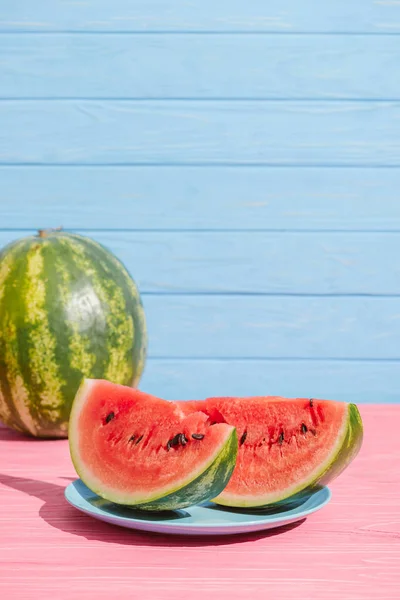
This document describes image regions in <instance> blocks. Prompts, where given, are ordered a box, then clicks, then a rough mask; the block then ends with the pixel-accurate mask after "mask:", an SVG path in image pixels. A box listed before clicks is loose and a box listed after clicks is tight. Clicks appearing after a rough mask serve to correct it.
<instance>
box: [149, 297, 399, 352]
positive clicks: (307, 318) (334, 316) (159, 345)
mask: <svg viewBox="0 0 400 600" xmlns="http://www.w3.org/2000/svg"><path fill="white" fill-rule="evenodd" d="M143 300H144V307H145V311H146V315H147V321H148V329H149V352H150V356H160V357H166V358H175V357H177V356H178V357H179V356H180V357H187V358H189V357H194V358H211V357H214V358H315V359H319V358H334V359H342V358H350V359H359V358H362V359H372V358H376V359H396V360H400V347H399V339H400V300H399V298H397V297H396V298H390V297H386V298H385V297H383V298H382V297H380V298H373V297H372V298H370V297H346V296H345V297H340V298H337V297H322V298H321V297H292V296H175V295H169V296H166V295H156V296H148V295H146V296H144V297H143Z"/></svg>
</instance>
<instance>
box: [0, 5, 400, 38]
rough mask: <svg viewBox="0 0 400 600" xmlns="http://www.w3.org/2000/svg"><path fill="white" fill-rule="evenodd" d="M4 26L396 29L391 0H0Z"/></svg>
mask: <svg viewBox="0 0 400 600" xmlns="http://www.w3.org/2000/svg"><path fill="white" fill-rule="evenodd" d="M0 29H2V30H5V31H54V30H78V31H80V30H87V31H144V32H146V31H149V30H156V31H157V30H162V31H175V30H188V31H199V30H200V31H203V30H211V31H237V30H242V31H278V32H282V31H283V32H286V31H329V32H336V31H345V32H372V33H375V32H382V31H383V32H390V33H391V32H399V31H400V10H399V5H398V3H397V2H395V1H380V2H376V1H374V0H336V1H335V2H320V1H319V0H303V1H302V2H299V1H298V0H268V2H265V0H252V2H251V3H249V2H243V1H242V0H219V1H218V2H212V1H210V0H209V1H203V2H187V1H186V0H175V1H174V2H171V1H170V0H135V2H131V1H130V0H114V1H113V2H110V1H109V0H85V2H65V1H60V0H58V1H57V0H36V2H31V0H14V1H13V2H3V5H2V7H1V16H0Z"/></svg>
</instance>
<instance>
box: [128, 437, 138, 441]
mask: <svg viewBox="0 0 400 600" xmlns="http://www.w3.org/2000/svg"><path fill="white" fill-rule="evenodd" d="M135 440H136V435H131V437H130V438H129V440H128V441H129V442H134V441H135Z"/></svg>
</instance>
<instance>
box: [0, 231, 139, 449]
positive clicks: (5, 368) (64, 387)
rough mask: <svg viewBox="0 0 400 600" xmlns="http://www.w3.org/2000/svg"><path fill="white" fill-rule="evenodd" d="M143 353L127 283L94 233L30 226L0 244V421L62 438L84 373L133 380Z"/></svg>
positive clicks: (135, 298)
mask: <svg viewBox="0 0 400 600" xmlns="http://www.w3.org/2000/svg"><path fill="white" fill-rule="evenodd" d="M145 356H146V323H145V316H144V311H143V307H142V303H141V299H140V296H139V292H138V290H137V287H136V285H135V283H134V281H133V280H132V278H131V277H130V275H129V273H128V272H127V270H126V269H125V267H124V266H123V265H122V263H121V262H120V261H119V260H117V259H116V258H115V256H114V255H113V254H111V252H109V251H108V250H106V249H105V248H103V247H102V246H101V245H100V244H98V243H97V242H95V241H93V240H91V239H89V238H87V237H83V236H80V235H75V234H72V233H67V232H63V231H55V230H50V231H40V232H39V234H38V235H37V236H30V237H26V238H23V239H21V240H18V241H16V242H14V243H12V244H10V245H8V246H6V247H5V248H4V249H3V251H2V252H1V253H0V420H1V421H2V422H3V423H5V424H6V425H8V426H9V427H12V428H13V429H16V430H18V431H21V432H24V433H28V434H30V435H33V436H35V437H67V434H68V419H69V414H70V410H71V405H72V401H73V399H74V397H75V393H76V391H77V390H78V388H79V386H80V384H81V382H82V380H83V379H84V378H98V379H99V378H103V379H108V380H109V381H112V382H115V383H121V384H125V385H132V386H136V385H137V383H138V381H139V379H140V376H141V374H142V371H143V368H144V362H145Z"/></svg>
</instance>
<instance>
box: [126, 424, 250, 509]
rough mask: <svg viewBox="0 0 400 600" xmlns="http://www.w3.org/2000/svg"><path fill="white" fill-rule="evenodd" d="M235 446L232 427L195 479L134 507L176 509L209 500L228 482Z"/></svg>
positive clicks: (234, 460)
mask: <svg viewBox="0 0 400 600" xmlns="http://www.w3.org/2000/svg"><path fill="white" fill-rule="evenodd" d="M237 448H238V439H237V434H236V429H233V431H232V432H231V434H230V435H229V437H228V439H227V440H226V442H225V443H224V446H223V448H222V450H221V451H220V452H219V454H218V455H217V457H216V458H215V459H214V460H213V462H212V463H211V464H210V466H209V467H208V468H206V469H205V470H204V471H203V472H202V473H201V474H200V475H198V476H197V477H196V478H195V479H193V480H192V481H190V482H189V483H188V484H187V485H185V486H183V487H181V488H180V489H177V490H175V491H174V492H172V493H171V494H168V495H167V496H163V497H162V498H158V499H156V500H154V501H151V502H145V503H143V504H138V505H136V506H135V507H134V508H135V509H140V510H152V511H162V510H176V509H179V508H186V507H188V506H193V505H195V504H202V503H203V502H207V501H208V500H211V498H214V497H215V496H216V495H218V494H220V493H221V492H222V490H223V489H224V488H225V487H226V485H227V484H228V482H229V479H230V478H231V475H232V473H233V470H234V468H235V464H236V455H237Z"/></svg>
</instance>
